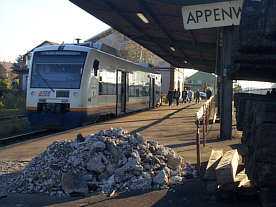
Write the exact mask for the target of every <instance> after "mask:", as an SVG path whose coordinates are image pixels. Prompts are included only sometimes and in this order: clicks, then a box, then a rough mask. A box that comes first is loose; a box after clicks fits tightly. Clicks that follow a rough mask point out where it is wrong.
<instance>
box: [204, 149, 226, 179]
mask: <svg viewBox="0 0 276 207" xmlns="http://www.w3.org/2000/svg"><path fill="white" fill-rule="evenodd" d="M222 156H223V150H212V152H211V155H210V158H209V160H208V164H207V167H206V172H205V174H204V179H205V180H216V167H217V166H218V163H219V161H220V159H221V158H222Z"/></svg>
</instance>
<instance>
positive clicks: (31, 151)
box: [0, 103, 258, 207]
mask: <svg viewBox="0 0 276 207" xmlns="http://www.w3.org/2000/svg"><path fill="white" fill-rule="evenodd" d="M200 106H201V103H199V104H194V103H191V104H185V105H180V106H172V107H169V106H162V107H160V108H158V109H154V110H151V111H145V112H140V113H137V114H132V115H129V116H126V117H122V118H119V119H115V120H110V121H107V122H102V123H99V124H95V125H91V126H86V127H82V128H79V129H77V130H70V131H68V132H63V133H60V134H57V135H54V136H48V137H44V138H43V139H38V140H33V141H29V142H26V143H24V144H17V145H13V146H10V147H6V148H2V149H0V160H30V159H32V158H33V157H34V156H36V155H37V154H39V153H40V152H42V151H44V150H45V148H46V146H48V145H49V144H50V143H52V142H53V141H54V140H64V139H73V138H75V137H76V135H77V134H78V133H82V134H83V135H87V134H91V133H95V132H97V131H99V130H100V129H108V128H110V127H113V128H118V127H122V128H124V129H127V130H128V131H129V132H139V133H141V134H142V135H144V136H146V137H148V138H149V139H153V140H156V141H158V142H159V143H160V144H163V145H166V146H168V147H171V148H173V149H174V150H175V151H176V152H178V153H179V154H180V155H182V156H183V157H184V159H185V160H187V161H190V162H191V163H196V147H195V124H194V114H195V112H196V111H197V110H198V109H199V107H200ZM240 138H241V133H239V132H237V131H236V130H235V126H233V139H232V140H221V139H220V138H219V123H216V124H214V125H210V126H209V133H208V136H207V142H206V146H205V147H204V148H203V147H202V146H201V160H202V162H207V161H208V158H209V156H210V152H211V150H212V149H214V148H222V149H224V151H227V150H228V149H232V148H237V149H240V148H239V147H240V145H239V144H240ZM250 201H251V202H249V201H248V200H247V201H240V200H235V199H234V200H233V201H232V202H225V201H218V200H216V199H214V196H211V197H210V196H207V195H206V194H204V193H203V188H202V183H201V181H200V179H199V178H195V179H189V180H187V181H186V182H185V183H184V184H183V185H179V186H176V187H174V188H171V189H164V190H153V191H150V192H123V193H120V194H116V195H115V196H114V197H112V198H109V197H108V196H107V195H103V194H101V195H92V194H91V195H89V196H87V197H84V198H80V197H74V198H66V199H61V198H55V197H49V196H48V195H45V194H15V193H10V194H8V197H7V198H2V199H0V206H1V207H2V206H3V207H40V206H51V207H52V206H59V207H71V206H72V207H84V206H88V207H92V206H93V207H96V206H120V207H129V206H131V205H132V206H133V205H135V207H140V206H141V207H142V206H154V207H157V206H160V207H162V206H173V207H177V206H191V205H194V206H212V207H214V206H219V207H221V206H222V207H223V206H244V207H247V206H250V207H254V206H258V203H257V201H256V200H255V199H251V200H250Z"/></svg>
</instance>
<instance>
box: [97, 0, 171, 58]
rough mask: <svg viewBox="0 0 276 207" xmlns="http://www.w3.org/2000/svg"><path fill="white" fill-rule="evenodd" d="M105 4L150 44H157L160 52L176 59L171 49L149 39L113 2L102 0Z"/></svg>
mask: <svg viewBox="0 0 276 207" xmlns="http://www.w3.org/2000/svg"><path fill="white" fill-rule="evenodd" d="M102 1H103V2H104V4H105V5H106V6H108V7H109V8H110V9H113V10H114V11H116V13H117V15H118V16H120V17H121V18H122V19H124V20H125V21H126V22H128V23H129V24H130V25H131V26H132V27H133V28H135V29H136V30H137V31H138V32H140V33H142V34H143V35H144V38H146V39H147V41H150V42H154V43H155V44H156V46H157V47H159V48H160V50H164V51H167V52H166V54H167V55H168V56H171V57H172V58H174V55H172V54H171V52H170V49H169V48H166V47H164V46H162V45H160V44H158V43H156V41H155V40H154V39H152V38H150V37H148V35H147V34H146V33H145V32H144V31H143V30H142V28H140V27H139V26H138V25H137V24H136V23H134V22H133V21H131V20H130V19H129V18H128V17H126V16H124V15H123V14H122V13H121V11H120V9H119V8H118V7H116V6H115V5H114V4H113V3H112V2H110V1H109V0H102Z"/></svg>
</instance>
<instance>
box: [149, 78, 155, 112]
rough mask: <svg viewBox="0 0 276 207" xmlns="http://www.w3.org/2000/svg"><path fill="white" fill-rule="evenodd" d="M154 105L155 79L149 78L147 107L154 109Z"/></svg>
mask: <svg viewBox="0 0 276 207" xmlns="http://www.w3.org/2000/svg"><path fill="white" fill-rule="evenodd" d="M155 105H156V97H155V78H150V101H149V107H150V108H154V107H155Z"/></svg>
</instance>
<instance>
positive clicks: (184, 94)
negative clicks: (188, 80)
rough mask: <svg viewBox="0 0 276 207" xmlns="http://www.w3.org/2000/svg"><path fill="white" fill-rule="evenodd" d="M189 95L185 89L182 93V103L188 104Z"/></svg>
mask: <svg viewBox="0 0 276 207" xmlns="http://www.w3.org/2000/svg"><path fill="white" fill-rule="evenodd" d="M187 95H188V91H187V90H186V88H184V91H182V103H183V104H184V103H186V101H187Z"/></svg>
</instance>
